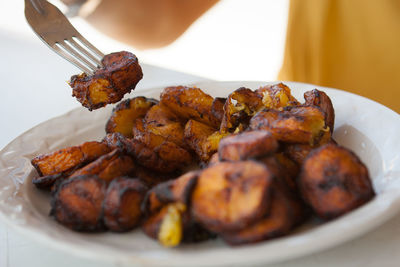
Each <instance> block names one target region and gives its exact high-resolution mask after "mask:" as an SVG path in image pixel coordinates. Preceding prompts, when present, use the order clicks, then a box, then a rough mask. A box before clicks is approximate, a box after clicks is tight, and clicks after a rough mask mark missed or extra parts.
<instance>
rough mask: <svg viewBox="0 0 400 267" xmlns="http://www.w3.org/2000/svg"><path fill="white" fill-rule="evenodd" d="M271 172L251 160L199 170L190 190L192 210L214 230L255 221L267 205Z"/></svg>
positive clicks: (239, 226) (222, 229) (202, 223)
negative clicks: (191, 191) (199, 172)
mask: <svg viewBox="0 0 400 267" xmlns="http://www.w3.org/2000/svg"><path fill="white" fill-rule="evenodd" d="M271 182H272V175H271V173H270V172H269V171H268V170H267V169H266V168H265V167H264V166H263V165H262V164H260V163H256V162H253V161H242V162H221V163H218V164H215V165H212V166H210V167H209V168H207V169H205V170H203V171H202V173H201V174H200V176H199V178H198V181H197V185H196V186H195V189H194V191H193V194H192V214H193V216H194V218H195V220H196V221H197V222H199V223H200V224H201V225H203V226H204V227H205V228H206V229H208V230H210V231H213V232H221V231H223V232H225V231H235V230H239V229H243V228H244V227H246V226H248V225H251V224H252V223H254V222H256V221H257V220H258V219H260V218H261V217H262V216H264V215H265V213H267V212H268V208H267V207H266V206H265V203H267V201H268V199H269V197H270V186H271Z"/></svg>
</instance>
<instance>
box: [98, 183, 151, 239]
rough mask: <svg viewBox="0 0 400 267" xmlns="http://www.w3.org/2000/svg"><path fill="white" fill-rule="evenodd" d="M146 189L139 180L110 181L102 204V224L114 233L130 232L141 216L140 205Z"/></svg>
mask: <svg viewBox="0 0 400 267" xmlns="http://www.w3.org/2000/svg"><path fill="white" fill-rule="evenodd" d="M147 190H148V188H147V186H146V185H145V184H143V183H142V182H141V181H140V180H139V179H132V178H130V177H118V178H116V179H114V180H112V181H111V183H110V184H109V186H108V188H107V192H106V196H105V199H104V202H103V218H104V224H105V225H106V227H107V228H108V229H110V230H111V231H114V232H125V231H129V230H132V229H133V228H135V227H136V226H137V225H138V224H139V223H140V219H141V216H142V211H141V205H142V201H143V199H144V197H145V194H146V192H147Z"/></svg>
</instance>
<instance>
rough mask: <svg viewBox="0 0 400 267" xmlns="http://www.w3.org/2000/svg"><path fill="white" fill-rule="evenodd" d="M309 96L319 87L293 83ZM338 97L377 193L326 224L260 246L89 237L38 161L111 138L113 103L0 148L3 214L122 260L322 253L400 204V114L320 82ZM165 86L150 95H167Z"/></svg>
mask: <svg viewBox="0 0 400 267" xmlns="http://www.w3.org/2000/svg"><path fill="white" fill-rule="evenodd" d="M265 84H268V83H266V82H203V83H198V84H196V85H197V86H198V87H200V88H202V89H203V90H204V91H206V92H208V93H210V94H211V95H213V96H227V95H228V94H229V92H231V91H233V90H235V89H237V88H239V87H241V86H245V87H248V88H251V89H257V88H258V87H259V86H261V85H265ZM286 84H287V85H289V87H290V88H291V89H292V93H293V95H294V96H295V97H296V98H297V99H299V100H301V101H302V100H303V97H302V95H303V93H304V92H305V91H308V90H311V89H314V88H316V86H313V85H308V84H301V83H292V82H287V83H286ZM317 88H319V89H322V90H323V91H325V92H326V93H327V94H328V95H329V96H330V97H331V99H332V101H333V104H334V107H335V111H336V125H335V132H334V138H335V139H336V140H337V141H338V143H339V144H341V145H344V146H346V147H348V148H350V149H352V150H353V151H355V152H356V154H357V155H358V156H359V157H360V158H361V159H362V160H363V161H364V163H366V165H367V166H368V168H369V171H370V175H371V177H372V180H373V184H374V188H375V190H376V192H377V196H376V197H375V198H374V200H372V201H371V202H369V203H367V204H366V205H364V206H363V207H361V208H359V209H357V210H355V211H353V212H351V213H350V214H347V215H345V216H342V217H340V218H339V219H336V220H334V221H331V222H328V223H325V224H323V225H320V226H305V227H302V229H300V230H299V231H296V232H295V233H293V234H291V235H289V236H286V237H283V238H278V239H274V240H271V241H266V242H261V243H258V244H255V245H246V246H241V247H235V248H231V247H229V246H227V245H225V244H224V243H223V242H221V241H220V240H213V241H207V242H204V243H200V244H193V245H185V246H181V247H179V248H174V249H166V248H163V247H161V246H159V245H158V244H157V243H156V242H155V241H153V240H151V239H149V238H147V237H146V236H145V235H144V234H143V233H142V232H141V231H140V230H136V231H132V232H129V233H124V234H116V233H110V232H107V233H100V234H83V233H77V232H73V231H70V230H68V229H67V228H65V227H63V226H61V225H59V224H57V223H56V222H55V221H53V220H52V219H51V218H50V217H49V216H48V213H49V209H50V206H49V195H48V194H47V193H44V192H42V191H39V190H37V189H36V188H35V187H34V186H33V185H32V184H31V179H32V177H33V176H34V175H37V174H36V171H35V170H34V169H33V168H32V166H31V164H30V159H31V158H33V157H34V156H36V155H38V154H42V153H47V152H50V151H53V150H55V149H59V148H63V147H66V146H71V145H77V144H80V143H82V142H85V141H89V140H100V139H101V138H102V137H103V136H104V134H105V133H104V124H105V122H106V120H107V118H108V116H109V114H110V111H111V108H110V107H109V108H106V109H102V110H99V111H95V112H88V111H87V110H86V109H83V108H78V109H74V110H72V111H71V112H69V113H67V114H65V115H63V116H60V117H57V118H54V119H51V120H49V121H47V122H45V123H42V124H40V125H38V126H36V127H34V128H32V129H31V130H29V131H27V132H26V133H24V134H22V135H21V136H19V137H17V138H16V139H15V140H14V141H12V142H11V143H10V144H9V145H8V146H6V147H5V148H4V149H3V150H2V151H1V152H0V217H2V219H3V220H5V221H6V222H7V223H8V224H9V225H10V226H12V227H14V228H15V229H16V230H19V231H21V232H23V234H25V235H26V236H30V237H31V238H34V240H37V241H38V242H39V241H40V242H42V243H45V244H47V245H49V246H50V247H52V248H57V249H60V250H63V251H65V252H66V253H71V254H74V255H76V256H81V257H87V258H91V259H97V260H99V261H103V262H104V261H109V262H112V263H118V264H121V265H133V264H143V265H154V266H189V265H196V266H221V265H222V266H232V265H238V266H243V265H249V264H260V263H271V262H276V261H279V260H283V259H290V258H294V257H298V256H301V255H306V254H310V253H313V252H317V251H320V250H323V249H326V248H329V247H332V246H334V245H337V244H340V243H343V242H345V241H348V240H350V239H353V238H355V237H357V236H359V235H361V234H363V233H365V232H367V231H369V230H371V229H372V228H374V227H376V226H378V225H380V224H381V223H383V222H384V221H386V220H387V219H389V218H390V217H392V216H393V215H394V214H395V213H396V212H397V211H398V210H399V208H400V205H398V204H400V203H399V201H400V158H399V151H400V142H399V141H398V140H397V137H398V134H399V133H400V116H399V115H398V114H397V113H395V112H393V111H391V110H389V109H387V108H386V107H384V106H382V105H380V104H378V103H375V102H373V101H371V100H368V99H366V98H363V97H360V96H357V95H354V94H350V93H347V92H343V91H339V90H335V89H329V88H322V87H317ZM161 90H162V88H158V89H152V90H149V91H147V92H146V93H144V92H143V95H145V96H148V97H155V98H158V97H159V93H160V91H161Z"/></svg>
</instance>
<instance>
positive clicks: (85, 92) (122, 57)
mask: <svg viewBox="0 0 400 267" xmlns="http://www.w3.org/2000/svg"><path fill="white" fill-rule="evenodd" d="M101 62H102V64H103V66H104V67H102V68H101V69H98V70H96V71H95V73H94V74H93V75H90V76H88V75H87V74H86V73H82V74H79V75H74V76H72V77H71V81H70V82H69V85H70V86H71V87H72V96H74V97H76V98H77V100H78V101H79V102H81V103H82V106H84V107H86V108H88V109H89V110H93V109H98V108H101V107H104V106H105V105H107V104H111V103H116V102H118V101H120V100H121V99H122V97H123V96H124V95H125V94H126V93H129V92H130V91H131V90H133V89H135V87H136V84H137V83H138V82H139V81H140V80H141V79H142V77H143V74H142V69H141V67H140V65H139V62H138V59H137V58H136V56H135V55H134V54H132V53H129V52H126V51H122V52H116V53H111V54H108V55H105V56H104V58H103V59H102V61H101Z"/></svg>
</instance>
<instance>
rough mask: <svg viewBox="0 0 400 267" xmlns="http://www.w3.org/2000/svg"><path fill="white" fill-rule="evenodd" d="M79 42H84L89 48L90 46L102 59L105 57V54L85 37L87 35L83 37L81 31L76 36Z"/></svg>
mask: <svg viewBox="0 0 400 267" xmlns="http://www.w3.org/2000/svg"><path fill="white" fill-rule="evenodd" d="M74 37H75V38H76V39H77V40H78V41H79V42H81V43H82V44H84V45H85V46H86V47H87V48H89V49H90V50H91V51H92V52H93V53H95V54H96V55H97V56H98V57H99V58H100V59H102V58H103V57H104V54H103V53H102V52H101V51H100V50H99V49H97V48H96V47H94V46H93V45H92V44H91V43H89V41H88V40H86V39H85V37H83V36H82V35H80V34H79V33H78V34H77V35H76V36H74Z"/></svg>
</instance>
